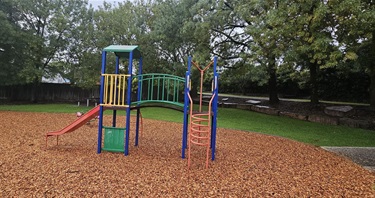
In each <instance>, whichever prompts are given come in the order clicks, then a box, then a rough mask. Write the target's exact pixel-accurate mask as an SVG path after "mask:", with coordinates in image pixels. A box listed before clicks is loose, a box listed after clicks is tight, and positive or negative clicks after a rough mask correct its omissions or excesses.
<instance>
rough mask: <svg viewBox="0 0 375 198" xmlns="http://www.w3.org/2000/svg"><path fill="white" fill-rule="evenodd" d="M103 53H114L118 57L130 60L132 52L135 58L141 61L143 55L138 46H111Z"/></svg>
mask: <svg viewBox="0 0 375 198" xmlns="http://www.w3.org/2000/svg"><path fill="white" fill-rule="evenodd" d="M103 51H106V52H114V53H115V54H116V56H118V57H121V58H129V54H130V52H133V58H135V59H139V58H140V57H141V56H142V55H141V52H140V51H139V48H138V45H110V46H108V47H105V48H104V49H103Z"/></svg>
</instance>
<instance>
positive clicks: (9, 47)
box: [0, 0, 27, 85]
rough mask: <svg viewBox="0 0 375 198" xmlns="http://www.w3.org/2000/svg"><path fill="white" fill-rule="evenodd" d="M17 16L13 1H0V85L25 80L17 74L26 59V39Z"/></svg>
mask: <svg viewBox="0 0 375 198" xmlns="http://www.w3.org/2000/svg"><path fill="white" fill-rule="evenodd" d="M18 16H19V12H18V11H17V10H16V9H14V6H13V1H10V0H9V1H7V0H3V1H0V27H1V28H0V48H1V51H0V70H1V72H0V85H15V84H19V83H24V82H25V80H24V79H22V78H21V77H20V76H19V71H20V70H21V69H22V68H23V65H24V62H25V60H26V56H25V55H24V53H25V50H26V49H27V40H26V39H25V36H26V35H25V34H24V33H23V32H21V27H20V25H19V24H18V23H17V21H18Z"/></svg>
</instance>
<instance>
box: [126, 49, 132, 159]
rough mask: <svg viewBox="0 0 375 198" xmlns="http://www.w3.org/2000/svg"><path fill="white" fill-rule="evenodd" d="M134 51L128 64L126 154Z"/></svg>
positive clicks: (127, 150) (127, 153)
mask: <svg viewBox="0 0 375 198" xmlns="http://www.w3.org/2000/svg"><path fill="white" fill-rule="evenodd" d="M132 68H133V52H130V54H129V66H128V74H129V75H130V76H129V78H128V90H127V105H128V108H126V134H125V146H124V147H125V148H124V155H129V130H130V105H131V93H132V92H131V90H132V80H133V74H132V73H133V72H132Z"/></svg>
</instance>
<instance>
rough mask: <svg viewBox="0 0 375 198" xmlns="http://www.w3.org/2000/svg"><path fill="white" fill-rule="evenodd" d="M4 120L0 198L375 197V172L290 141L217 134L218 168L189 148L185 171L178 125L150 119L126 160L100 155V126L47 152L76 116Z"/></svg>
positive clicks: (9, 115) (18, 115) (4, 115)
mask: <svg viewBox="0 0 375 198" xmlns="http://www.w3.org/2000/svg"><path fill="white" fill-rule="evenodd" d="M0 117H1V128H0V134H1V138H0V148H1V149H2V151H1V157H0V196H1V197H375V176H374V174H372V173H371V172H369V171H367V170H365V169H363V168H362V167H360V166H359V165H357V164H355V163H353V162H352V161H350V160H349V159H347V158H344V157H340V156H337V155H335V154H333V153H330V152H328V151H325V150H323V149H321V148H319V147H315V146H311V145H306V144H303V143H299V142H296V141H292V140H288V139H285V138H280V137H274V136H268V135H262V134H258V133H251V132H244V131H236V130H229V129H221V128H219V129H218V134H217V152H216V160H215V161H213V162H212V161H210V165H209V168H208V169H205V167H204V164H205V154H204V150H203V149H201V148H198V147H192V149H193V152H192V166H191V168H190V170H188V169H187V159H181V129H182V124H180V123H172V122H163V121H156V120H148V119H145V120H144V131H143V132H142V135H141V137H140V142H139V146H138V147H135V146H133V145H134V132H131V146H130V155H129V156H124V155H123V154H122V153H110V152H102V153H101V154H96V148H97V122H91V123H90V124H89V125H85V126H83V127H81V128H79V129H78V130H76V131H75V132H72V133H68V134H64V135H62V136H60V138H59V145H56V141H55V139H56V138H55V137H50V138H49V141H48V148H47V149H45V134H46V132H48V131H54V130H59V129H61V128H63V127H65V126H66V125H67V124H69V123H71V122H72V121H73V120H74V119H76V118H75V115H74V114H53V113H23V112H7V111H2V112H0ZM124 122H125V117H123V116H118V123H119V125H120V126H121V125H124ZM105 123H106V124H107V125H110V123H111V118H106V119H105ZM133 128H134V127H133Z"/></svg>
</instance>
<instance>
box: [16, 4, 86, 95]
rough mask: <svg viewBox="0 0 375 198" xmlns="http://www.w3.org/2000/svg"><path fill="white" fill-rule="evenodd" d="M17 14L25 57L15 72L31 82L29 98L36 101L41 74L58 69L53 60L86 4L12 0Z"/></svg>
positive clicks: (61, 52) (60, 53) (61, 53)
mask: <svg viewBox="0 0 375 198" xmlns="http://www.w3.org/2000/svg"><path fill="white" fill-rule="evenodd" d="M13 3H14V6H15V7H16V9H17V11H18V12H19V13H20V17H19V18H18V19H17V21H16V23H17V24H19V25H20V28H21V31H22V32H23V33H24V34H25V35H26V36H25V37H26V38H27V41H28V42H27V51H26V52H25V53H23V55H24V56H26V57H27V60H26V61H25V62H24V67H23V68H22V69H21V70H20V72H19V75H20V76H21V77H23V78H24V79H25V80H26V82H28V83H33V97H32V99H31V100H32V101H34V102H36V101H37V99H38V97H37V93H38V87H39V83H40V82H41V79H42V77H43V76H50V75H54V74H56V73H58V72H60V71H59V69H58V68H57V67H55V66H54V65H55V64H51V63H52V62H58V61H59V60H61V59H62V58H64V55H65V51H66V50H67V49H68V46H69V38H71V37H72V33H73V32H74V30H75V28H76V27H77V26H79V25H80V22H81V20H80V19H81V18H83V16H82V14H84V13H85V11H86V9H87V8H86V7H87V1H86V0H52V1H48V0H30V1H23V0H16V1H14V2H13Z"/></svg>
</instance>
